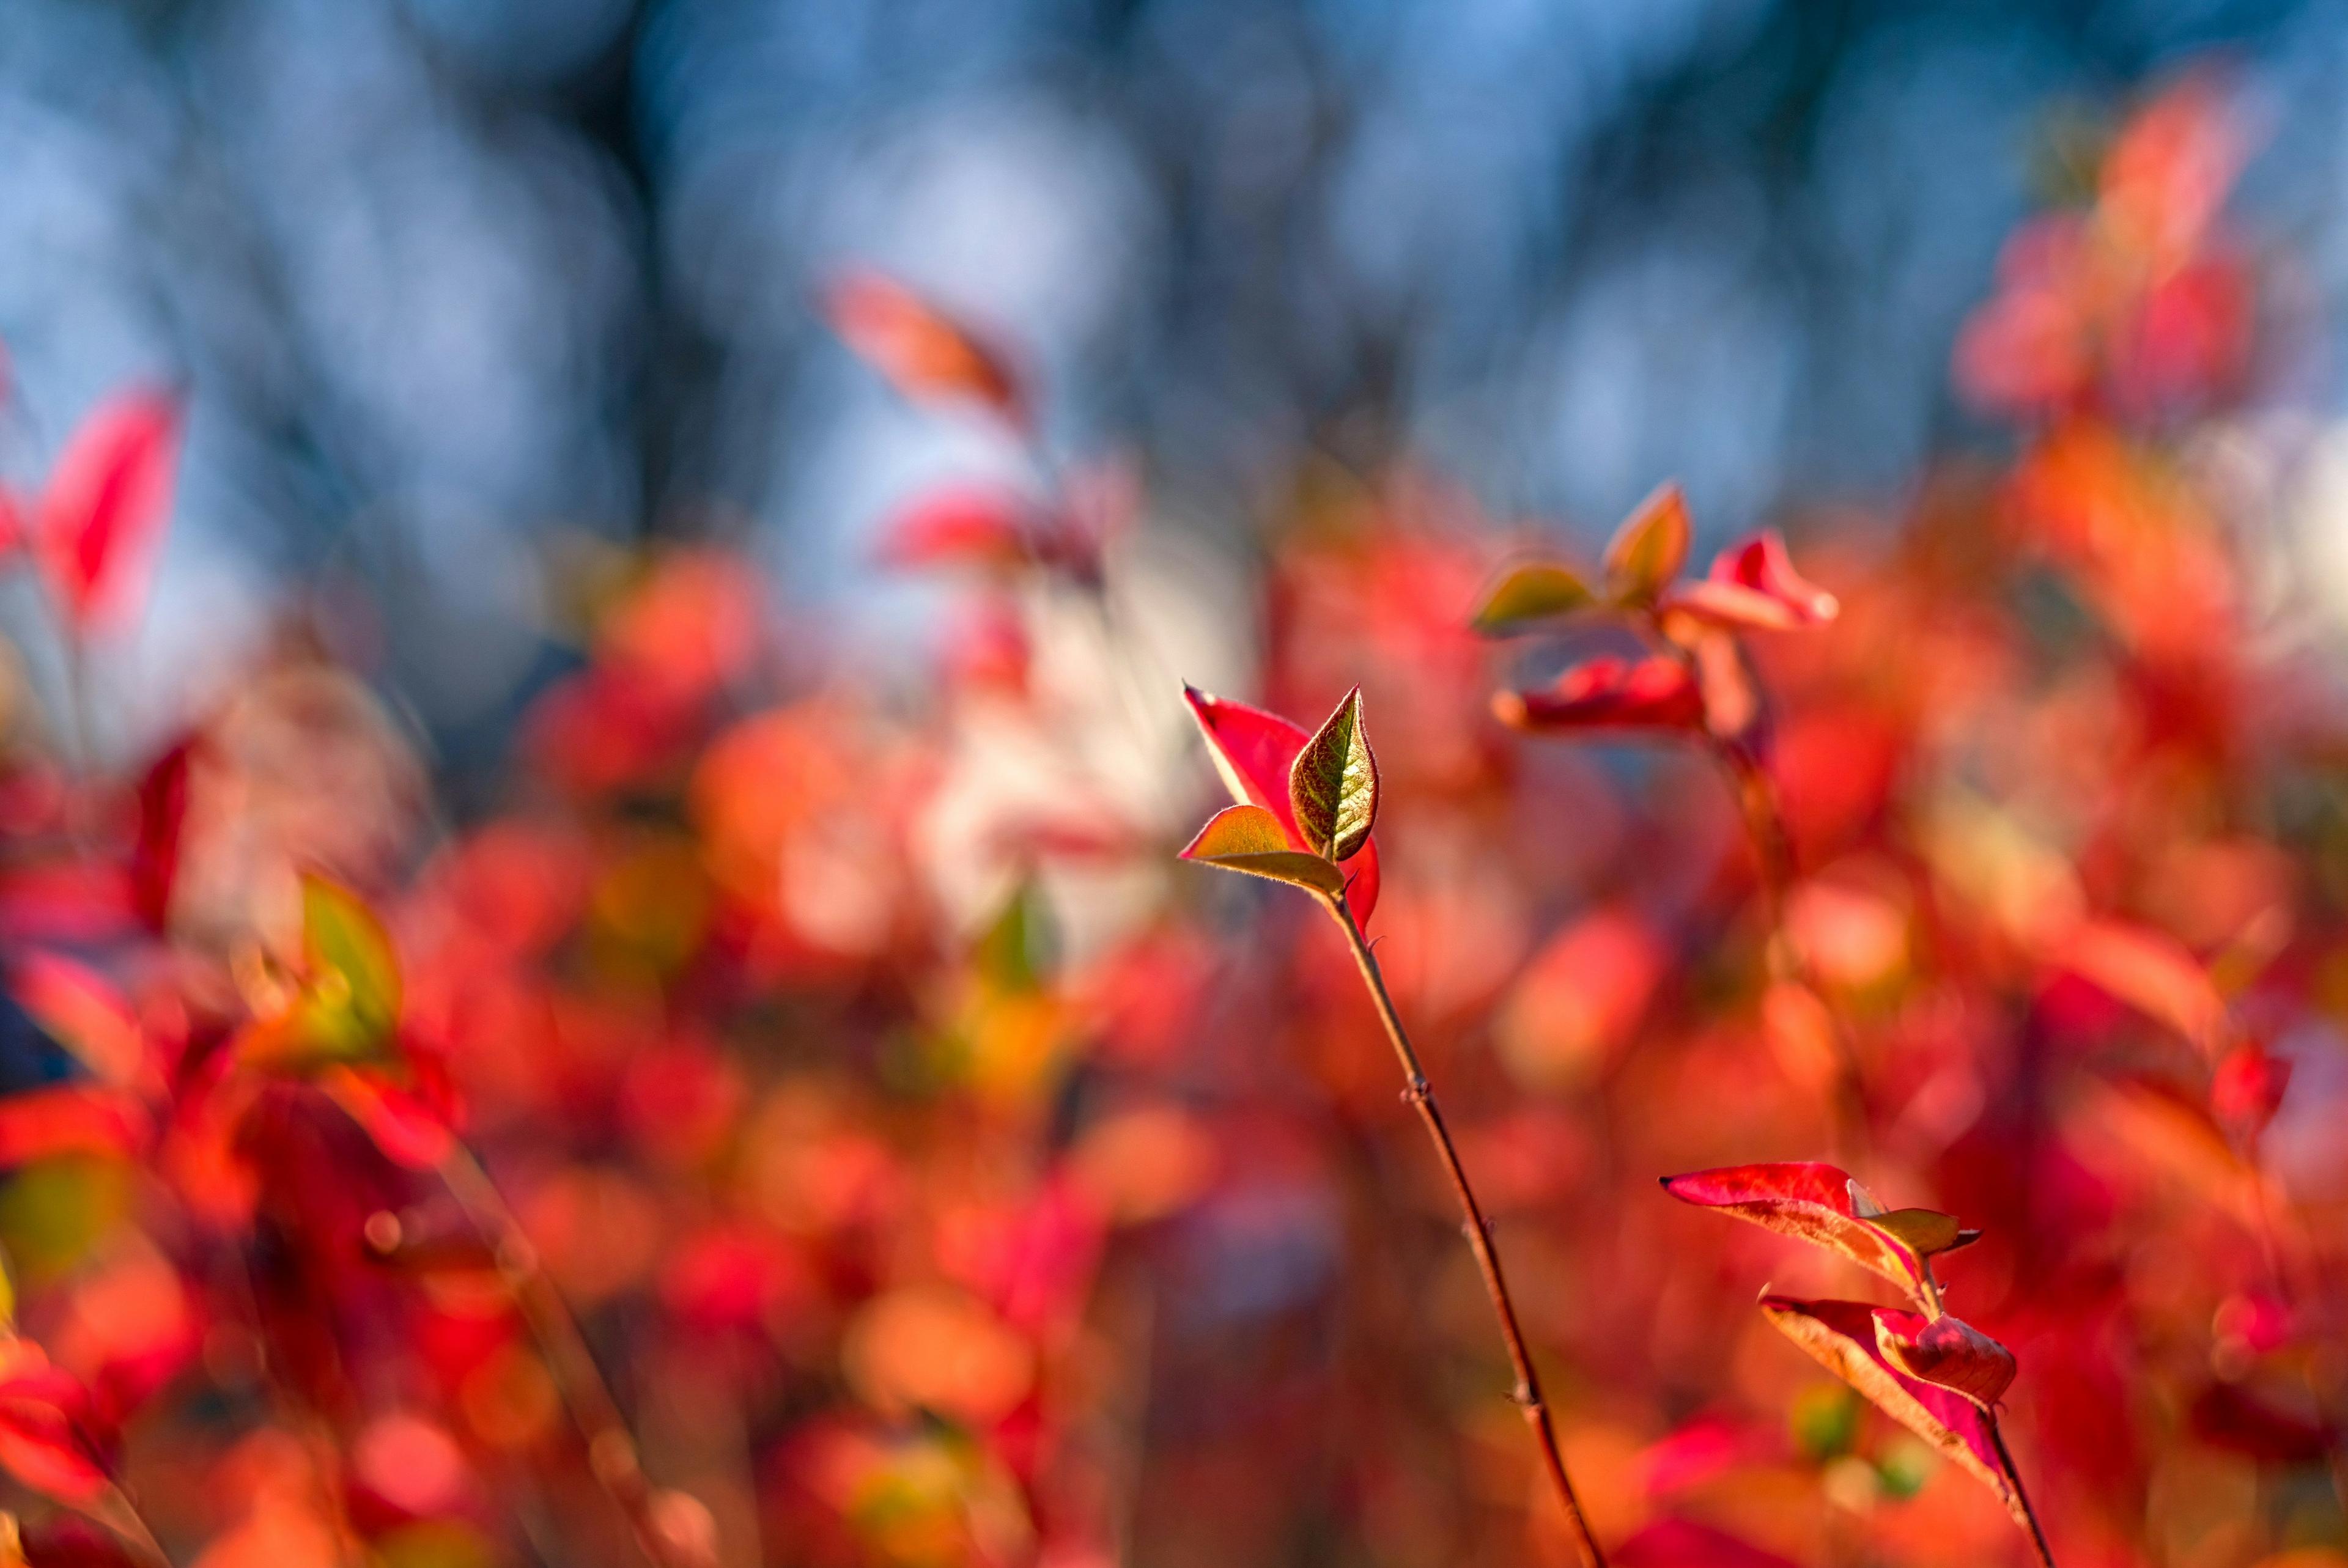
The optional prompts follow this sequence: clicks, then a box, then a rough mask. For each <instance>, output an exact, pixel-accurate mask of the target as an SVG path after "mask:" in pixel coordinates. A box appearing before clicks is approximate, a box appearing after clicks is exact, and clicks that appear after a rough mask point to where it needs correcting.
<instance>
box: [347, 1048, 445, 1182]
mask: <svg viewBox="0 0 2348 1568" xmlns="http://www.w3.org/2000/svg"><path fill="white" fill-rule="evenodd" d="M319 1087H321V1088H323V1089H324V1091H326V1094H327V1096H328V1097H329V1098H330V1099H332V1100H333V1101H334V1102H335V1104H337V1105H339V1106H341V1107H342V1108H343V1110H344V1112H345V1114H347V1115H348V1116H349V1117H350V1119H351V1120H352V1121H354V1122H357V1123H358V1124H359V1126H360V1128H361V1129H363V1130H364V1131H365V1132H366V1135H367V1136H368V1138H370V1139H372V1140H373V1141H374V1143H375V1146H376V1148H378V1149H380V1150H382V1151H383V1154H384V1157H385V1158H386V1159H387V1160H389V1161H390V1162H391V1163H393V1164H395V1165H403V1166H406V1167H407V1169H408V1170H411V1171H429V1170H433V1169H435V1168H437V1167H438V1165H439V1164H440V1163H441V1162H442V1161H444V1160H446V1159H447V1158H448V1152H449V1150H450V1149H451V1148H453V1147H454V1146H455V1143H456V1138H455V1135H454V1134H453V1133H452V1132H450V1131H449V1129H448V1112H447V1110H446V1108H444V1107H442V1106H440V1105H437V1104H435V1103H433V1102H431V1100H430V1099H429V1098H427V1096H426V1095H424V1094H421V1093H419V1092H417V1091H415V1090H412V1089H407V1088H403V1087H402V1086H400V1085H399V1084H397V1083H395V1082H393V1081H391V1080H390V1079H388V1078H386V1077H385V1076H384V1075H383V1074H382V1073H380V1072H374V1071H361V1070H358V1069H355V1068H349V1067H335V1068H332V1069H329V1070H328V1071H327V1072H326V1073H325V1075H324V1077H323V1078H321V1079H320V1080H319Z"/></svg>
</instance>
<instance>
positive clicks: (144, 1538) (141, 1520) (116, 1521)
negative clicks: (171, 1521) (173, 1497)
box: [20, 1484, 171, 1568]
mask: <svg viewBox="0 0 2348 1568" xmlns="http://www.w3.org/2000/svg"><path fill="white" fill-rule="evenodd" d="M88 1512H89V1513H90V1515H91V1516H92V1517H93V1518H95V1519H96V1520H97V1521H98V1522H99V1523H100V1524H103V1525H105V1526H106V1527H107V1529H108V1530H110V1531H112V1532H114V1533H115V1534H116V1536H118V1538H120V1540H121V1542H122V1543H123V1544H124V1545H125V1546H127V1547H129V1549H130V1553H131V1555H132V1556H134V1557H137V1558H138V1559H139V1561H140V1562H142V1563H147V1564H148V1565H149V1568H171V1558H170V1553H166V1552H165V1551H164V1550H163V1543H162V1542H160V1541H158V1540H156V1539H155V1532H154V1531H153V1530H151V1529H149V1527H148V1524H147V1520H146V1516H145V1515H143V1514H141V1513H140V1512H139V1505H138V1504H137V1503H134V1502H132V1501H130V1494H129V1492H127V1491H123V1490H122V1488H120V1487H119V1486H115V1485H111V1484H109V1485H108V1487H107V1489H106V1490H105V1491H102V1492H100V1493H99V1494H98V1501H97V1503H96V1505H95V1506H94V1507H92V1508H90V1509H89V1510H88ZM20 1561H21V1559H20Z"/></svg>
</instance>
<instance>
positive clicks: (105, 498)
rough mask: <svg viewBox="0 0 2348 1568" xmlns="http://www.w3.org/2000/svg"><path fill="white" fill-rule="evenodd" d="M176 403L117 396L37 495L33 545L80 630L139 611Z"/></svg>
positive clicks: (163, 510)
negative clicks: (39, 496) (37, 510)
mask: <svg viewBox="0 0 2348 1568" xmlns="http://www.w3.org/2000/svg"><path fill="white" fill-rule="evenodd" d="M179 454H180V405H179V402H178V400H177V399H175V398H173V397H172V396H170V395H169V394H166V393H161V392H156V391H152V390H146V391H138V392H131V393H126V394H123V395H119V396H118V397H116V398H114V399H112V400H111V401H109V402H108V403H105V404H102V405H99V407H98V410H97V411H96V412H95V413H93V414H91V415H90V416H89V417H88V419H86V420H84V421H83V422H82V425H81V427H80V428H79V429H77V430H76V431H75V432H74V434H73V437H72V439H71V440H69V441H67V443H66V447H65V450H64V451H63V452H62V453H61V454H59V455H58V457H57V466H56V467H55V468H53V469H52V470H51V471H50V474H49V483H48V487H47V488H46V490H45V491H44V492H43V493H42V496H41V500H40V510H39V515H38V518H37V519H36V525H35V544H36V549H37V552H38V556H39V560H40V566H41V569H42V572H43V573H44V574H45V575H46V578H47V579H48V585H49V590H50V592H51V593H53V594H54V595H56V597H57V603H58V605H59V606H60V607H61V608H62V609H63V610H65V612H66V614H67V618H68V619H69V620H71V621H72V623H73V626H74V629H75V630H76V632H77V634H79V633H86V632H88V631H89V630H93V629H95V628H98V627H100V626H105V625H110V624H118V623H119V622H121V621H122V620H128V619H129V618H131V617H134V616H136V615H137V614H138V612H139V607H140V605H141V603H142V602H143V601H144V600H145V598H146V590H147V578H148V575H149V572H150V571H151V570H152V569H153V567H154V559H155V552H156V549H157V547H158V546H159V545H160V543H161V542H162V537H163V528H164V525H165V524H166V523H167V522H169V521H170V512H171V487H172V481H173V474H174V470H175V469H176V468H177V466H178V464H179Z"/></svg>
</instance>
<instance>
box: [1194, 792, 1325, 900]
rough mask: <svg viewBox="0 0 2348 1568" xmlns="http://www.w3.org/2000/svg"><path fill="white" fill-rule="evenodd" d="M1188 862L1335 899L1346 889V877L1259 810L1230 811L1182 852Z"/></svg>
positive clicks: (1252, 807) (1221, 813)
mask: <svg viewBox="0 0 2348 1568" xmlns="http://www.w3.org/2000/svg"><path fill="white" fill-rule="evenodd" d="M1182 858H1183V859H1185V860H1196V861H1198V862H1200V864H1201V865H1206V866H1220V868H1222V869H1223V870H1225V871H1244V872H1246V873H1247V874H1248V875H1249V876H1269V877H1270V878H1272V880H1273V881H1274V882H1285V883H1287V884H1289V885H1290V886H1294V887H1309V888H1311V889H1312V890H1313V892H1315V893H1324V894H1327V895H1328V896H1329V897H1337V896H1338V895H1340V894H1342V893H1344V890H1345V877H1344V873H1343V872H1341V871H1339V870H1338V869H1337V867H1336V866H1334V865H1333V864H1331V863H1330V862H1329V861H1327V860H1324V859H1323V858H1322V857H1321V856H1318V855H1307V854H1306V853H1304V852H1303V850H1301V849H1297V848H1295V847H1294V846H1293V845H1291V844H1290V843H1289V841H1288V830H1287V829H1285V828H1283V827H1282V826H1281V825H1280V819H1279V818H1278V817H1276V816H1274V815H1272V813H1270V812H1268V811H1266V810H1264V809H1263V807H1262V806H1260V805H1231V806H1225V807H1224V808H1223V809H1222V810H1220V811H1219V812H1217V813H1216V814H1215V815H1214V816H1213V817H1212V818H1211V819H1210V821H1209V822H1208V824H1207V825H1206V826H1204V827H1202V828H1200V830H1199V836H1198V837H1196V838H1194V839H1192V840H1191V841H1190V843H1189V846H1188V847H1187V848H1185V849H1184V850H1183V851H1182Z"/></svg>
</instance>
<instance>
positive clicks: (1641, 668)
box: [1492, 653, 1704, 731]
mask: <svg viewBox="0 0 2348 1568" xmlns="http://www.w3.org/2000/svg"><path fill="white" fill-rule="evenodd" d="M1492 712H1494V713H1495V714H1496V715H1497V716H1498V718H1499V721H1500V723H1504V724H1506V725H1508V726H1509V728H1510V729H1514V730H1532V731H1544V730H1694V729H1698V728H1700V727H1702V725H1703V723H1704V694H1703V692H1701V691H1699V690H1698V689H1697V686H1696V682H1695V677H1694V676H1693V675H1691V674H1689V673H1688V670H1687V667H1686V666H1685V665H1684V664H1682V663H1681V662H1680V661H1678V660H1676V659H1673V658H1672V657H1671V656H1670V655H1668V654H1663V653H1658V654H1655V655H1654V656H1653V657H1652V658H1647V659H1642V660H1640V661H1638V662H1636V663H1632V662H1631V661H1628V660H1624V659H1617V658H1613V657H1612V656H1609V657H1606V658H1601V659H1592V660H1591V661H1588V662H1587V663H1582V664H1577V665H1575V666H1574V667H1573V668H1572V669H1570V670H1569V671H1566V672H1565V673H1564V674H1563V675H1561V676H1560V677H1559V678H1558V681H1557V683H1556V684H1555V685H1553V686H1550V687H1549V688H1548V689H1547V690H1545V691H1540V692H1500V693H1499V694H1498V696H1495V697H1494V698H1493V699H1492Z"/></svg>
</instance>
